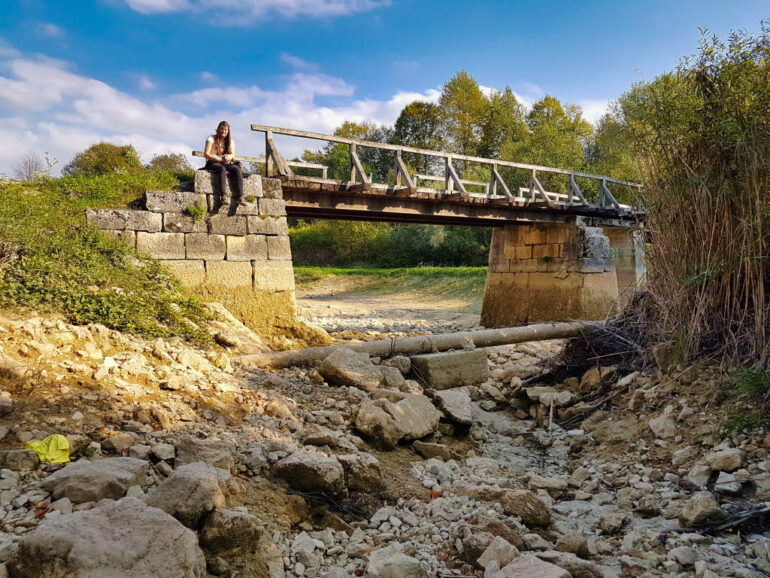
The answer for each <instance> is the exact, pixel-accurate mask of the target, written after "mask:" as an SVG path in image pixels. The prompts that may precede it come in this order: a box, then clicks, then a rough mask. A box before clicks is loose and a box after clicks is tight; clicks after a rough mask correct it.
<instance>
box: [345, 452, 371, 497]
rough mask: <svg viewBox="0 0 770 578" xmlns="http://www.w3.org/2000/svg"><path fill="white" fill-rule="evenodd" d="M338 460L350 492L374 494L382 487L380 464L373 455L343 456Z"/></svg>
mask: <svg viewBox="0 0 770 578" xmlns="http://www.w3.org/2000/svg"><path fill="white" fill-rule="evenodd" d="M337 460H339V462H340V464H342V469H343V470H344V472H345V485H346V486H347V487H348V489H349V490H357V491H359V492H373V491H375V490H378V489H380V488H381V487H382V472H381V471H380V462H379V460H377V458H375V457H374V456H373V455H372V454H342V455H338V456H337Z"/></svg>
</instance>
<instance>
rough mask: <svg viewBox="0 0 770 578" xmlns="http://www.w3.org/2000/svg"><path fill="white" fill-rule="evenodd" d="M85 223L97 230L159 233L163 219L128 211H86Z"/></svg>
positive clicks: (145, 213) (153, 215)
mask: <svg viewBox="0 0 770 578" xmlns="http://www.w3.org/2000/svg"><path fill="white" fill-rule="evenodd" d="M86 222H87V223H88V224H89V225H92V226H94V227H96V228H98V229H115V230H121V231H123V230H129V231H147V232H150V233H155V232H159V231H160V230H161V228H162V227H163V218H162V217H161V216H160V215H159V214H157V213H150V212H149V211H132V210H130V209H86Z"/></svg>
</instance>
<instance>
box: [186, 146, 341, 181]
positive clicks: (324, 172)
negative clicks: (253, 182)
mask: <svg viewBox="0 0 770 578" xmlns="http://www.w3.org/2000/svg"><path fill="white" fill-rule="evenodd" d="M192 155H193V156H194V157H203V158H205V155H204V154H203V151H193V153H192ZM233 160H236V161H244V162H247V163H251V164H254V165H264V164H265V163H266V160H265V157H243V156H240V155H235V158H234V159H233ZM286 164H287V165H288V166H290V167H294V168H295V169H296V168H300V169H316V170H319V171H321V178H322V179H325V178H327V177H328V174H329V173H328V171H329V167H327V166H326V165H322V164H319V163H306V162H305V161H286Z"/></svg>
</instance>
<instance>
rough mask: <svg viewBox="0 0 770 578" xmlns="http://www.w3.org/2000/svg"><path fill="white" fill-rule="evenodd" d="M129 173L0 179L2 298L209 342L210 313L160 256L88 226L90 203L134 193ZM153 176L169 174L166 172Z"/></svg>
mask: <svg viewBox="0 0 770 578" xmlns="http://www.w3.org/2000/svg"><path fill="white" fill-rule="evenodd" d="M131 177H133V175H109V176H100V177H90V178H89V177H66V178H63V179H45V180H42V181H39V182H37V183H35V186H34V188H32V187H31V186H29V185H24V184H15V183H0V194H2V195H3V198H4V202H3V203H2V204H0V246H2V247H3V253H4V255H3V256H2V257H3V258H0V263H3V264H2V265H0V306H3V307H10V306H26V307H32V308H34V309H36V310H39V311H43V312H46V311H52V312H58V313H61V314H63V315H64V316H65V317H66V318H67V319H68V320H69V321H70V322H72V323H101V324H103V325H106V326H107V327H111V328H113V329H118V330H121V331H128V332H133V333H137V334H140V335H144V336H147V337H155V336H158V337H172V336H180V337H183V338H185V339H188V340H191V341H193V342H196V343H199V344H207V343H209V342H210V339H211V338H210V336H209V334H208V332H206V331H205V330H204V329H202V327H203V325H204V324H205V322H206V320H207V319H208V318H209V314H208V313H207V311H206V310H205V308H204V306H203V305H202V304H201V303H200V302H199V301H198V300H197V299H195V298H193V297H191V296H189V295H188V294H187V293H186V292H185V291H184V290H183V289H182V288H181V287H180V286H179V284H178V282H177V281H176V280H175V279H174V278H173V277H172V276H170V275H169V274H168V273H167V272H166V271H165V270H164V269H163V268H162V267H161V265H160V264H159V263H158V262H157V261H155V260H152V259H148V258H144V257H141V256H139V255H137V254H136V252H135V251H134V249H132V248H130V247H128V246H127V245H125V244H124V243H122V242H121V241H120V240H118V239H114V238H112V237H110V236H108V235H106V234H104V233H102V232H100V231H96V230H93V229H91V228H90V227H88V226H86V223H85V218H84V210H85V209H86V208H89V207H121V206H125V203H126V201H127V200H132V199H133V198H134V197H135V196H136V194H137V190H136V189H135V188H134V187H135V186H136V185H137V183H138V182H140V181H137V180H134V179H132V178H131ZM154 178H156V179H158V180H156V184H161V183H166V182H167V177H164V176H163V175H162V174H156V176H155V177H154ZM89 179H93V181H94V182H89ZM77 184H80V185H83V187H82V189H80V190H78V187H77V186H76V185H77ZM100 184H101V185H103V186H102V187H101V188H100V187H99V185H100ZM142 190H144V189H142Z"/></svg>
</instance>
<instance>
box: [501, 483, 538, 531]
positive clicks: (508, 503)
mask: <svg viewBox="0 0 770 578" xmlns="http://www.w3.org/2000/svg"><path fill="white" fill-rule="evenodd" d="M500 504H501V505H502V506H503V511H504V512H505V513H506V514H507V515H509V516H518V517H519V518H521V521H522V522H523V523H524V524H526V525H527V526H540V527H546V526H549V525H550V524H551V511H550V510H549V509H548V506H546V505H545V503H544V502H543V500H541V499H540V498H538V497H537V496H536V495H535V494H533V493H532V492H530V491H529V490H507V491H506V492H504V493H503V495H502V496H501V497H500Z"/></svg>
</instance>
